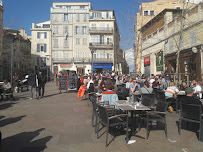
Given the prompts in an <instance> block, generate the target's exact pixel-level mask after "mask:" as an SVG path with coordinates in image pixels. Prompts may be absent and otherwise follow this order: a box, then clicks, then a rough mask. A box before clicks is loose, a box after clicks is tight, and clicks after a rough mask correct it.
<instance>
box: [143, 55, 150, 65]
mask: <svg viewBox="0 0 203 152" xmlns="http://www.w3.org/2000/svg"><path fill="white" fill-rule="evenodd" d="M149 65H150V56H148V57H145V58H144V66H149Z"/></svg>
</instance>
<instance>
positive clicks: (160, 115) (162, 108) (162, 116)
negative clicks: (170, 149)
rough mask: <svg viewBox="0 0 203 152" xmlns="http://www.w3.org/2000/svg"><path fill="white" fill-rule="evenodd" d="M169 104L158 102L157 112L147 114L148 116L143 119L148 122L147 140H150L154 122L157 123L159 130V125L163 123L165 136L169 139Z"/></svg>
mask: <svg viewBox="0 0 203 152" xmlns="http://www.w3.org/2000/svg"><path fill="white" fill-rule="evenodd" d="M167 107H168V104H167V103H166V102H158V103H157V106H156V110H155V111H149V112H147V114H146V116H144V117H142V119H144V120H145V121H146V139H148V138H149V132H150V128H149V127H150V126H151V124H152V123H153V122H156V125H157V129H158V123H159V122H162V123H164V126H165V136H166V138H167V124H166V114H167Z"/></svg>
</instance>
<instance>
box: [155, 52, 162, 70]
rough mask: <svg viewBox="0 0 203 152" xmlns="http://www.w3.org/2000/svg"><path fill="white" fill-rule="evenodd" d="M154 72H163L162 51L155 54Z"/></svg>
mask: <svg viewBox="0 0 203 152" xmlns="http://www.w3.org/2000/svg"><path fill="white" fill-rule="evenodd" d="M156 71H163V51H160V52H158V53H156Z"/></svg>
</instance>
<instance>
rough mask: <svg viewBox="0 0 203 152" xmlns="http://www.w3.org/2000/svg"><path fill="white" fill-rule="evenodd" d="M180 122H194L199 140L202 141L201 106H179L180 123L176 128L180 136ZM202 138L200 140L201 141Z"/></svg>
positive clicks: (182, 104)
mask: <svg viewBox="0 0 203 152" xmlns="http://www.w3.org/2000/svg"><path fill="white" fill-rule="evenodd" d="M182 120H184V121H189V122H194V123H198V124H199V130H200V132H199V140H201V141H203V137H201V135H202V131H203V129H202V124H203V119H202V106H201V105H195V104H184V103H181V104H180V122H179V127H178V132H179V134H181V125H182V123H181V122H182ZM201 138H202V139H201Z"/></svg>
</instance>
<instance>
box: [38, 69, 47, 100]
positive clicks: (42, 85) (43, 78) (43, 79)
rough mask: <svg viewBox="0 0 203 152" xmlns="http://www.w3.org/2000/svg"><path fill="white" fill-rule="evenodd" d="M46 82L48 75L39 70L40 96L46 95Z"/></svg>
mask: <svg viewBox="0 0 203 152" xmlns="http://www.w3.org/2000/svg"><path fill="white" fill-rule="evenodd" d="M46 82H47V79H46V75H44V74H42V72H39V75H38V83H39V88H38V89H39V98H43V97H44V88H45V84H46Z"/></svg>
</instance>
